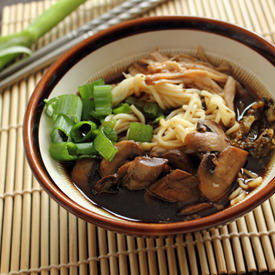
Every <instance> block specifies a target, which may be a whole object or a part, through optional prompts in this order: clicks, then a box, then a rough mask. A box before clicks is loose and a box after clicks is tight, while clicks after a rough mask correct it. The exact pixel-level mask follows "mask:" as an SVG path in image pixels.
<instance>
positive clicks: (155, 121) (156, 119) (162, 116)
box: [153, 115, 164, 123]
mask: <svg viewBox="0 0 275 275" xmlns="http://www.w3.org/2000/svg"><path fill="white" fill-rule="evenodd" d="M162 118H164V115H160V116H158V117H157V118H155V120H154V121H153V123H159V122H160V120H161V119H162Z"/></svg>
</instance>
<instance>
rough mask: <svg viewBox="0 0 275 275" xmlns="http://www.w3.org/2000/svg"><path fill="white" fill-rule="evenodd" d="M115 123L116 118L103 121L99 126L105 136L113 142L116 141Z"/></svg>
mask: <svg viewBox="0 0 275 275" xmlns="http://www.w3.org/2000/svg"><path fill="white" fill-rule="evenodd" d="M115 125H116V120H114V119H113V120H110V121H103V123H102V125H101V127H100V128H102V130H103V133H104V134H105V136H106V137H107V138H108V139H110V140H111V141H112V142H113V143H114V142H116V141H117V138H118V137H117V132H116V130H115V129H114V127H115Z"/></svg>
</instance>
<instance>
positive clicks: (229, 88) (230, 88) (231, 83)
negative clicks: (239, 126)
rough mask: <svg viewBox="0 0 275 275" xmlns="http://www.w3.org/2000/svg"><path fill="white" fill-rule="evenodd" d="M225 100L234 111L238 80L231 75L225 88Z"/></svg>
mask: <svg viewBox="0 0 275 275" xmlns="http://www.w3.org/2000/svg"><path fill="white" fill-rule="evenodd" d="M223 93H224V101H225V103H226V105H227V106H228V108H230V109H231V110H232V111H234V98H235V95H236V81H235V79H234V78H233V77H231V76H229V77H228V78H227V81H226V83H225V85H224V89H223Z"/></svg>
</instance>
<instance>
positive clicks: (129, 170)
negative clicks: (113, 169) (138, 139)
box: [117, 157, 169, 190]
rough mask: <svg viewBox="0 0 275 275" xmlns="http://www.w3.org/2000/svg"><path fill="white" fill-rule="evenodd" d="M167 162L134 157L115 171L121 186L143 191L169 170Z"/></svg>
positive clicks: (161, 159) (159, 159) (158, 159)
mask: <svg viewBox="0 0 275 275" xmlns="http://www.w3.org/2000/svg"><path fill="white" fill-rule="evenodd" d="M167 162H168V161H167V159H163V158H150V157H136V158H135V159H134V160H133V161H131V162H128V163H126V164H124V165H122V166H121V167H120V168H119V169H118V171H117V176H118V178H119V179H120V183H121V185H122V186H125V187H127V188H128V189H129V190H140V189H144V188H145V187H146V186H148V185H149V184H151V183H152V182H154V181H155V180H156V179H157V178H158V177H159V175H160V174H161V173H163V172H165V171H167V170H168V169H169V168H168V165H167Z"/></svg>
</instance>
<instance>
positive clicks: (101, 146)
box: [94, 130, 118, 161]
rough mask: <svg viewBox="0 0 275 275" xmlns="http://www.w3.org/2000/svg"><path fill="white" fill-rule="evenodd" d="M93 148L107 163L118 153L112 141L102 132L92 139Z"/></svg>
mask: <svg viewBox="0 0 275 275" xmlns="http://www.w3.org/2000/svg"><path fill="white" fill-rule="evenodd" d="M94 147H95V149H96V150H97V151H98V153H99V154H100V155H101V156H102V157H103V158H105V159H106V160H108V161H112V159H113V158H114V156H115V154H116V153H117V151H118V150H117V148H116V147H115V146H114V145H113V143H112V141H111V140H110V139H108V138H107V137H106V136H105V134H104V133H103V130H101V131H99V133H98V135H97V136H96V138H95V139H94Z"/></svg>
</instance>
